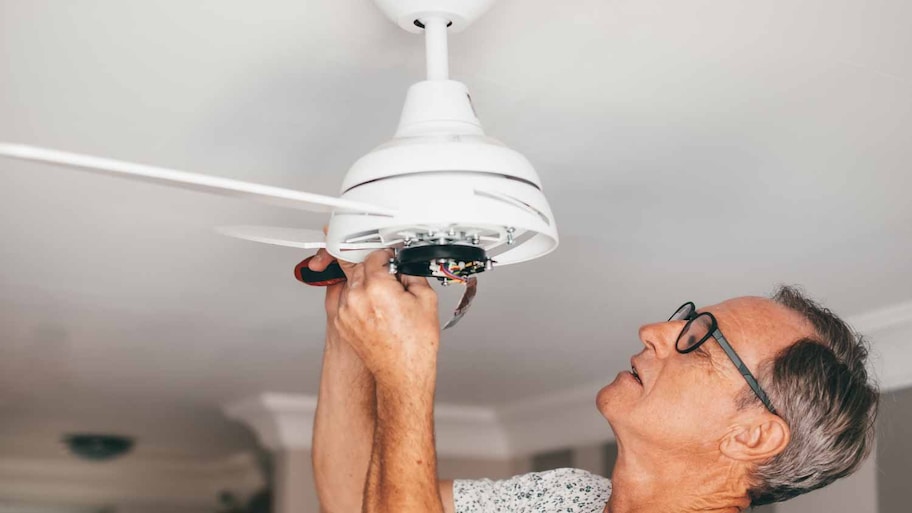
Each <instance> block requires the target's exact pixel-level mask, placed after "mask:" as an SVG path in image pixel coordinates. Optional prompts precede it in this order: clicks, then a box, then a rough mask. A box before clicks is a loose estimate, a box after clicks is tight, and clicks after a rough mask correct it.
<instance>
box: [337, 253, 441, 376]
mask: <svg viewBox="0 0 912 513" xmlns="http://www.w3.org/2000/svg"><path fill="white" fill-rule="evenodd" d="M392 256H393V253H392V251H389V250H381V251H375V252H374V253H371V254H370V255H369V256H368V257H367V259H366V260H365V261H364V262H363V263H361V264H350V263H346V262H340V265H341V266H342V269H343V270H344V271H345V274H346V276H347V278H348V281H347V282H346V283H345V287H344V289H343V290H342V293H341V297H340V299H339V308H338V314H337V315H336V316H335V328H336V330H337V332H338V334H339V336H340V337H341V338H342V339H344V340H346V341H347V342H348V343H349V344H350V345H351V347H352V349H353V350H354V351H355V352H356V353H357V354H358V356H359V357H360V358H361V361H362V362H364V365H365V366H366V367H367V368H368V369H369V370H370V371H371V373H372V374H373V375H374V378H375V379H376V380H377V382H378V384H381V383H382V384H385V385H388V386H391V387H399V386H409V385H411V384H412V383H413V380H416V379H418V380H426V379H428V378H430V379H433V377H434V375H435V372H436V365H437V351H438V349H439V346H440V321H439V320H438V318H437V293H436V292H434V289H432V288H431V286H430V285H429V284H428V282H427V280H426V279H424V278H421V277H415V276H406V275H402V276H400V277H399V278H397V277H396V276H395V275H392V274H390V273H389V271H388V264H389V259H390V258H391V257H392ZM329 300H330V299H329V297H327V301H329ZM327 311H329V310H327Z"/></svg>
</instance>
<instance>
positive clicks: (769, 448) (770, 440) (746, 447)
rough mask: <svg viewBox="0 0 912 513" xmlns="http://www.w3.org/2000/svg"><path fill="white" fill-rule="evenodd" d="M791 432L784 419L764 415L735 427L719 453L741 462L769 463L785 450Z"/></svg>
mask: <svg viewBox="0 0 912 513" xmlns="http://www.w3.org/2000/svg"><path fill="white" fill-rule="evenodd" d="M790 437H791V432H790V431H789V427H788V424H786V423H785V421H784V420H782V418H781V417H779V416H777V415H773V414H772V413H768V412H763V413H760V414H758V415H757V416H753V417H751V418H749V419H745V422H743V423H741V424H738V425H736V426H734V427H733V428H732V429H731V430H730V431H729V432H728V434H726V435H725V438H723V439H722V441H721V444H720V446H719V450H721V451H722V454H724V455H725V456H727V457H729V458H731V459H733V460H737V461H755V462H759V461H765V460H768V459H769V458H772V457H773V456H775V455H777V454H779V453H781V452H782V451H784V450H785V447H786V446H787V445H788V443H789V439H790Z"/></svg>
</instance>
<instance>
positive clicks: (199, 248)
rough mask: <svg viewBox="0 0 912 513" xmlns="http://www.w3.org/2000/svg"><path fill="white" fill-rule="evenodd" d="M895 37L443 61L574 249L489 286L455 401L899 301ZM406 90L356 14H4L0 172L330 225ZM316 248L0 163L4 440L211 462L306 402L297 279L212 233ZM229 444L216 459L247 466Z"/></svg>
mask: <svg viewBox="0 0 912 513" xmlns="http://www.w3.org/2000/svg"><path fill="white" fill-rule="evenodd" d="M910 17H912V4H910V3H909V2H906V1H903V0H876V1H875V0H835V1H834V0H826V1H824V0H806V1H804V2H791V1H785V0H770V1H766V2H730V1H728V2H726V1H721V0H716V1H709V0H692V1H689V2H680V1H675V0H575V1H564V2H543V1H535V2H532V1H521V0H500V2H499V3H498V4H497V5H495V7H494V8H493V10H492V11H491V12H490V13H489V14H488V15H487V16H486V17H484V18H483V19H482V20H480V21H479V22H478V23H477V24H476V25H475V26H473V27H472V28H470V29H469V30H468V31H466V32H465V33H463V34H459V35H456V36H454V37H453V38H452V39H451V42H450V48H451V65H452V75H453V76H454V78H456V79H459V80H462V81H464V82H465V83H466V84H467V85H468V86H469V88H470V90H471V91H472V93H473V99H474V100H475V103H476V108H477V110H478V113H479V116H480V117H481V119H482V121H483V122H484V124H485V127H486V129H487V132H488V133H489V134H491V135H493V136H495V137H497V138H499V139H501V140H503V141H504V142H506V143H507V144H509V145H510V146H512V147H513V148H515V149H517V150H519V151H521V152H523V153H524V154H525V155H526V156H527V157H528V158H529V159H530V160H531V161H532V162H533V164H534V165H535V166H536V168H537V169H538V171H539V173H540V175H541V176H542V180H543V182H544V184H545V192H546V194H547V195H548V197H549V199H550V201H551V203H552V206H553V209H554V212H555V215H556V217H557V220H558V224H559V227H560V230H561V235H562V245H561V247H560V248H559V249H558V251H557V252H556V253H554V254H552V255H550V256H548V257H546V258H544V259H541V260H539V261H536V262H533V263H530V264H524V265H520V266H515V267H511V268H503V269H500V270H497V271H496V272H494V273H491V274H490V275H484V276H483V277H482V279H481V291H480V294H479V298H478V300H477V303H476V305H475V307H474V309H473V311H472V312H471V313H470V315H468V316H467V318H466V319H465V320H464V321H463V322H462V324H460V326H459V328H458V329H456V330H454V331H452V332H447V333H446V335H445V337H444V345H443V353H442V357H441V372H440V385H439V397H440V399H441V400H442V401H446V402H451V403H463V404H479V405H502V404H505V403H508V402H510V401H514V400H517V399H520V398H528V397H531V396H536V395H539V394H543V393H546V392H549V391H553V390H557V389H563V388H570V387H573V386H575V385H579V384H581V383H589V382H592V381H595V380H599V379H604V380H606V381H607V380H610V379H611V378H612V377H613V376H614V374H615V373H616V372H617V370H618V369H620V368H623V367H625V366H626V364H625V362H626V361H627V358H628V357H629V355H630V354H631V353H632V352H635V351H636V350H637V345H638V342H637V338H636V328H637V326H638V325H640V324H641V323H644V322H648V321H653V320H656V319H660V318H662V317H663V316H665V315H667V314H668V313H669V312H670V311H671V310H672V309H674V308H675V307H677V306H678V304H680V303H681V302H683V301H685V300H688V299H692V300H694V301H696V302H698V303H704V304H705V303H709V302H715V301H718V300H721V299H724V298H726V297H729V296H734V295H743V294H765V293H767V292H769V291H770V290H771V289H772V288H773V287H774V286H775V285H776V284H777V283H800V284H803V285H804V286H805V287H806V288H807V289H808V290H809V291H810V292H811V293H812V294H813V295H815V296H817V297H819V298H821V299H823V300H825V301H826V303H827V304H829V305H830V306H831V307H832V308H834V309H835V310H836V311H837V312H840V313H843V314H846V315H856V314H861V313H864V312H868V311H872V310H876V309H880V308H883V307H886V306H889V305H893V304H897V303H901V302H905V301H908V300H910V299H912V258H910V257H909V255H910V254H912V202H910V201H909V200H908V196H909V189H910V186H912V171H910V168H909V162H910V161H912V126H910V124H912V94H910V93H912V59H910V57H909V55H910V52H909V50H910V49H912V31H910V30H908V20H909V19H910ZM423 65H424V60H423V43H422V41H421V39H420V37H418V36H414V35H410V34H406V33H405V32H402V31H400V30H399V29H397V28H396V27H395V26H394V25H393V24H391V23H390V22H389V21H387V20H386V19H385V18H384V17H383V16H382V14H381V13H379V11H377V10H376V8H375V7H374V6H373V5H372V2H370V1H369V0H308V1H304V0H272V1H260V2H246V1H240V0H237V1H235V0H232V1H225V0H210V1H196V2H186V1H183V0H180V1H179V0H167V1H156V2H140V1H131V2H123V1H118V0H94V1H85V2H55V1H52V0H40V1H39V0H33V1H29V2H22V1H16V0H0V140H11V141H18V142H23V143H30V144H37V145H44V146H50V147H56V148H60V149H65V150H70V151H75V152H81V153H90V154H98V155H104V156H110V157H113V158H120V159H125V160H133V161H138V162H144V163H150V164H159V165H165V166H171V167H176V168H179V169H187V170H191V171H197V172H205V173H210V174H214V175H219V176H225V177H231V178H238V179H244V180H249V181H255V182H260V183H266V184H271V185H279V186H288V187H294V188H298V189H302V190H307V191H312V192H319V193H326V194H334V193H336V192H337V189H338V186H339V184H340V182H341V178H342V174H343V173H344V172H345V170H346V169H347V168H348V166H350V165H351V163H353V162H354V161H355V159H356V158H357V157H359V156H360V155H362V154H363V153H365V152H366V151H368V150H369V149H370V148H371V147H373V146H375V145H377V144H379V143H381V142H383V141H384V140H385V139H387V138H388V137H390V136H391V135H392V132H393V129H394V128H395V125H396V122H397V120H398V114H399V109H400V107H401V102H402V99H403V98H404V93H405V89H406V87H407V86H408V85H409V84H410V83H412V82H414V81H417V80H420V79H421V77H422V74H423ZM323 222H324V219H323V218H322V217H320V216H318V215H310V214H301V213H299V212H286V211H283V210H279V209H275V208H271V207H264V206H258V205H248V204H246V203H243V202H239V201H235V200H231V199H225V198H219V197H210V196H206V195H202V194H197V193H194V192H188V191H179V190H171V189H167V188H163V187H158V186H151V185H145V184H134V183H128V182H124V181H120V180H116V179H110V178H104V177H97V176H92V175H86V174H80V173H74V172H69V171H60V170H57V169H53V168H49V167H44V166H38V165H33V164H26V163H13V162H7V161H3V162H0V240H2V242H0V263H2V265H0V337H2V338H0V411H4V412H5V413H4V414H3V415H2V416H0V438H2V437H7V438H9V439H13V438H14V437H16V436H25V435H24V433H29V432H31V430H32V428H33V427H34V426H37V425H45V426H57V425H61V426H62V425H63V424H65V423H64V422H61V423H60V424H54V423H53V422H51V421H49V420H48V419H54V418H61V417H65V418H66V419H67V421H66V422H69V423H70V424H73V425H74V426H76V427H78V425H88V424H91V423H92V420H91V419H97V418H109V416H110V415H111V412H112V411H114V412H116V414H117V415H118V416H120V418H122V419H134V420H133V421H132V422H131V423H130V426H132V427H129V426H122V428H121V429H122V430H126V431H131V430H132V431H138V432H140V435H139V436H143V435H145V436H150V437H155V436H156V435H155V434H154V433H155V432H159V429H158V425H159V424H160V423H155V422H152V421H151V420H150V419H155V418H157V417H159V416H161V417H162V418H175V417H179V418H181V419H183V420H182V421H181V422H185V423H186V424H187V425H191V424H192V425H194V426H197V427H199V426H204V427H205V428H206V429H209V430H210V431H211V430H212V429H214V426H217V425H220V423H224V421H223V420H222V418H221V416H220V413H219V412H218V406H219V405H220V404H222V403H224V402H226V401H229V400H232V399H236V398H238V397H244V396H249V395H252V394H255V393H258V392H262V391H278V392H295V393H311V394H312V393H314V392H315V391H316V387H317V383H318V372H319V364H320V354H321V344H322V332H323V325H322V315H323V314H322V304H321V297H320V292H319V291H318V290H312V289H307V288H305V287H303V286H301V285H300V284H299V283H297V282H296V281H295V280H294V279H293V278H292V274H291V270H292V267H293V265H294V264H295V263H297V261H299V260H300V259H301V258H303V257H304V256H305V254H303V253H301V252H299V251H295V250H289V249H284V248H276V247H270V246H260V245H256V244H252V243H246V242H242V241H237V240H232V239H227V238H223V237H221V236H219V235H217V234H215V233H214V232H212V231H211V229H210V228H211V227H212V226H216V225H225V224H276V225H286V226H301V227H319V226H320V225H321V224H322V223H323ZM455 302H456V297H455V296H454V295H453V291H448V293H447V294H446V295H445V298H444V299H443V301H442V303H443V304H444V305H450V304H453V305H454V304H455ZM99 411H105V412H107V413H106V414H105V415H103V416H101V417H97V416H95V414H94V413H91V412H99ZM137 419H139V420H137ZM96 423H97V422H96ZM68 425H69V424H68ZM71 427H73V426H71ZM102 427H103V426H102ZM61 429H62V428H61ZM199 429H203V428H199ZM219 429H222V428H219ZM220 432H221V433H222V434H221V435H218V436H214V435H213V437H211V438H212V440H214V442H213V446H212V447H215V448H218V450H219V451H230V450H233V449H236V448H239V447H244V446H247V445H248V444H249V439H248V438H246V437H245V436H243V435H242V434H239V433H238V432H236V431H232V428H224V429H222V431H220ZM42 436H44V435H42ZM47 436H51V434H50V433H49V434H48V435H47ZM161 436H165V435H161ZM175 443H176V442H175ZM7 445H14V444H7ZM180 445H181V446H182V447H184V448H187V450H195V449H193V448H194V447H196V448H198V447H199V443H196V444H194V443H192V442H187V443H183V444H180Z"/></svg>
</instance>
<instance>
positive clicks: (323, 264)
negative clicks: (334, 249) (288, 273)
mask: <svg viewBox="0 0 912 513" xmlns="http://www.w3.org/2000/svg"><path fill="white" fill-rule="evenodd" d="M335 259H336V258H335V257H333V256H332V255H330V254H329V252H328V251H326V250H325V249H321V250H319V251H317V254H316V255H314V256H313V258H311V259H310V262H307V267H308V269H310V270H311V271H315V272H321V271H324V270H325V269H326V268H327V267H329V264H331V263H333V261H334V260H335Z"/></svg>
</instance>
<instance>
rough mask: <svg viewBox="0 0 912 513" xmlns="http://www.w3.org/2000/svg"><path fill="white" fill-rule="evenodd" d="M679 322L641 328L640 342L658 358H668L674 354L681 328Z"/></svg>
mask: <svg viewBox="0 0 912 513" xmlns="http://www.w3.org/2000/svg"><path fill="white" fill-rule="evenodd" d="M678 324H680V323H678V322H655V323H652V324H647V325H645V326H641V327H640V341H642V342H643V344H644V345H645V346H646V347H647V348H648V349H651V350H652V351H654V352H655V354H656V357H657V358H667V357H668V356H670V355H671V354H672V353H674V345H675V342H676V340H677V336H678V333H679V332H680V331H681V327H680V326H678Z"/></svg>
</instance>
